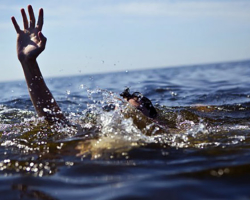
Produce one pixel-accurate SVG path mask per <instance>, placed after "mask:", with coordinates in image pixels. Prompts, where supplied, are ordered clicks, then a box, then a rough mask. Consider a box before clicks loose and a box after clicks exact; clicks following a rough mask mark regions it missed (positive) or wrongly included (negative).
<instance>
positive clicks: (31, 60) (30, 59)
mask: <svg viewBox="0 0 250 200" xmlns="http://www.w3.org/2000/svg"><path fill="white" fill-rule="evenodd" d="M28 13H29V21H28V18H27V15H26V12H25V10H24V9H23V8H22V9H21V15H22V18H23V26H24V29H23V30H21V29H20V27H19V25H18V23H17V21H16V19H15V17H12V18H11V20H12V23H13V25H14V28H15V30H16V32H17V56H18V59H19V61H20V63H21V65H22V68H23V72H24V75H25V79H26V83H27V87H28V91H29V94H30V99H31V101H32V103H33V106H34V108H35V110H36V112H37V114H38V116H39V117H44V118H45V120H46V121H47V122H49V123H50V124H56V123H60V124H68V120H67V119H66V117H65V116H64V114H63V112H62V111H61V109H60V107H59V106H58V104H57V102H56V100H55V98H54V97H53V95H52V93H51V92H50V90H49V88H48V87H47V85H46V83H45V81H44V79H43V76H42V73H41V71H40V69H39V66H38V63H37V57H38V56H39V55H40V54H41V53H42V52H43V51H44V50H45V46H46V42H47V39H46V37H45V36H44V35H43V34H42V28H43V16H44V13H43V9H42V8H41V9H40V10H39V15H38V21H37V24H36V20H35V15H34V12H33V8H32V6H31V5H29V6H28ZM121 96H122V97H123V99H124V100H125V101H127V102H128V103H129V104H130V105H132V106H133V107H135V108H136V109H137V110H139V111H141V112H142V113H143V114H144V115H145V116H147V117H149V118H152V119H155V118H156V117H157V111H156V109H155V108H154V106H153V104H152V103H151V101H150V100H149V99H148V98H146V97H144V96H143V95H142V94H140V93H138V92H135V93H133V94H130V93H129V89H125V91H124V92H123V93H121Z"/></svg>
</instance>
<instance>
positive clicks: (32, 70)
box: [21, 59, 66, 123]
mask: <svg viewBox="0 0 250 200" xmlns="http://www.w3.org/2000/svg"><path fill="white" fill-rule="evenodd" d="M21 64H22V67H23V71H24V75H25V79H26V83H27V86H28V90H29V94H30V98H31V101H32V103H33V105H34V107H35V109H36V112H37V114H38V116H39V117H45V119H46V120H47V121H48V122H50V123H54V122H65V121H66V119H65V117H64V115H63V114H62V112H61V109H60V108H59V106H58V104H57V102H56V100H55V99H54V97H53V95H52V94H51V92H50V90H49V89H48V87H47V85H46V83H45V81H44V79H43V76H42V73H41V71H40V69H39V66H38V63H37V61H36V60H35V59H34V60H23V61H21Z"/></svg>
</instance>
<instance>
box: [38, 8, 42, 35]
mask: <svg viewBox="0 0 250 200" xmlns="http://www.w3.org/2000/svg"><path fill="white" fill-rule="evenodd" d="M36 27H37V28H38V31H41V30H42V28H43V9H42V8H40V10H39V15H38V21H37V25H36Z"/></svg>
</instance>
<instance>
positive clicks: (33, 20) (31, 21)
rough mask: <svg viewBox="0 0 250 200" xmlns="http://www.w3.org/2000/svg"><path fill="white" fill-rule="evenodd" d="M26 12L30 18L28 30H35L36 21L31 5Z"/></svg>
mask: <svg viewBox="0 0 250 200" xmlns="http://www.w3.org/2000/svg"><path fill="white" fill-rule="evenodd" d="M28 12H29V16H30V28H35V23H36V19H35V15H34V11H33V8H32V6H31V5H28Z"/></svg>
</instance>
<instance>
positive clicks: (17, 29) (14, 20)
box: [11, 17, 21, 33]
mask: <svg viewBox="0 0 250 200" xmlns="http://www.w3.org/2000/svg"><path fill="white" fill-rule="evenodd" d="M11 21H12V23H13V25H14V28H15V29H16V32H17V33H20V32H21V30H20V27H19V25H18V23H17V22H16V19H15V17H11Z"/></svg>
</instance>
